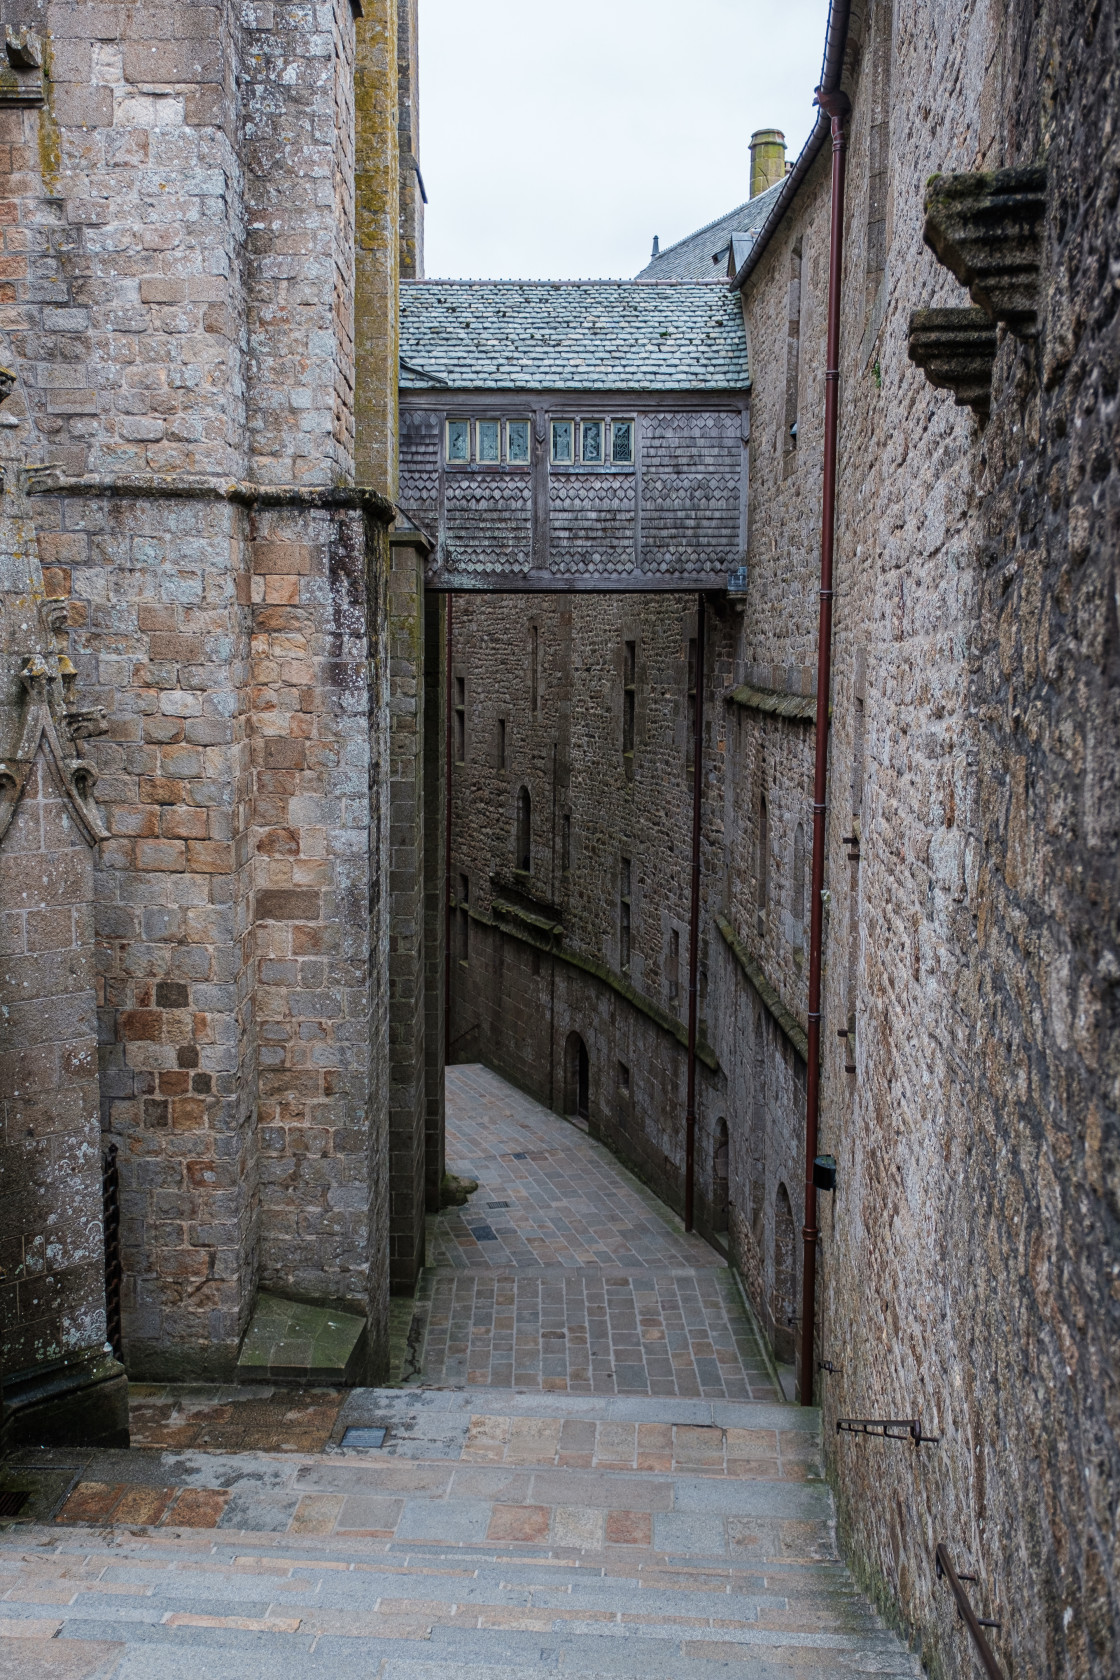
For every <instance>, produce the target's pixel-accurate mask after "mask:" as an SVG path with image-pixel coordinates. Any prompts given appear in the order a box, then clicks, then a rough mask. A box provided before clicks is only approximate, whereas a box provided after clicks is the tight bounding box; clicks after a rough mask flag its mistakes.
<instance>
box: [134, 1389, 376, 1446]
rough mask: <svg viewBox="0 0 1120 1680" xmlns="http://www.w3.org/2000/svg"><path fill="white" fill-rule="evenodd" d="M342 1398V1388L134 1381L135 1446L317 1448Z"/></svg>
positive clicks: (323, 1441)
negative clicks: (225, 1385) (220, 1385)
mask: <svg viewBox="0 0 1120 1680" xmlns="http://www.w3.org/2000/svg"><path fill="white" fill-rule="evenodd" d="M344 1399H345V1391H344V1390H343V1389H338V1388H311V1389H299V1388H271V1387H268V1386H265V1385H259V1386H258V1385H256V1384H254V1385H252V1386H245V1385H243V1386H240V1387H234V1386H229V1387H224V1388H223V1387H218V1386H216V1385H188V1384H182V1383H167V1384H156V1383H132V1384H130V1386H129V1394H128V1422H129V1431H130V1434H131V1438H132V1445H133V1446H134V1447H203V1448H207V1447H208V1448H210V1449H211V1450H212V1451H214V1452H318V1451H320V1450H321V1449H322V1448H323V1447H324V1446H325V1445H326V1443H327V1441H328V1440H329V1439H330V1435H331V1431H332V1429H333V1428H334V1425H335V1420H336V1419H337V1417H338V1413H339V1408H340V1407H341V1405H342V1402H343V1400H344Z"/></svg>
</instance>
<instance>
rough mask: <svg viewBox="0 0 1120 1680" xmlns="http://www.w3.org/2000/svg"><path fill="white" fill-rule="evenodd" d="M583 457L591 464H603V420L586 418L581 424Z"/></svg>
mask: <svg viewBox="0 0 1120 1680" xmlns="http://www.w3.org/2000/svg"><path fill="white" fill-rule="evenodd" d="M580 433H581V439H580V443H581V448H580V454H581V457H582V459H583V460H584V461H585V462H586V463H587V464H588V465H589V466H596V467H598V466H602V464H603V422H602V421H601V420H584V421H582V422H581V425H580Z"/></svg>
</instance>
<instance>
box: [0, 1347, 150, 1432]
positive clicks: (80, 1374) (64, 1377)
mask: <svg viewBox="0 0 1120 1680" xmlns="http://www.w3.org/2000/svg"><path fill="white" fill-rule="evenodd" d="M0 1441H2V1443H3V1446H4V1447H5V1448H8V1447H12V1446H16V1445H23V1446H59V1447H70V1446H102V1447H127V1446H128V1379H127V1377H126V1376H125V1374H124V1367H123V1365H121V1364H120V1363H119V1362H118V1361H117V1360H116V1359H114V1357H113V1355H112V1353H110V1352H107V1351H106V1350H105V1349H104V1348H94V1349H91V1350H90V1351H88V1352H86V1353H82V1354H77V1355H75V1356H74V1357H73V1358H70V1359H65V1360H61V1361H59V1363H58V1364H56V1365H54V1366H51V1367H48V1368H44V1369H43V1370H37V1371H31V1372H22V1373H20V1372H17V1373H15V1374H13V1375H12V1376H6V1377H5V1378H4V1386H3V1400H2V1406H0Z"/></svg>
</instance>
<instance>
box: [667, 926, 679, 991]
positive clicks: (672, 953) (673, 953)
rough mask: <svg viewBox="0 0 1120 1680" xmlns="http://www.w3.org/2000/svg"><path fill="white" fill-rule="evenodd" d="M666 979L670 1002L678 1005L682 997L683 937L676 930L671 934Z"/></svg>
mask: <svg viewBox="0 0 1120 1680" xmlns="http://www.w3.org/2000/svg"><path fill="white" fill-rule="evenodd" d="M665 979H666V982H667V990H668V993H669V1002H670V1003H676V1002H677V1001H678V999H679V998H680V995H681V936H680V933H679V932H678V930H677V929H676V928H672V929H671V930H670V933H669V955H668V958H667V960H666V963H665Z"/></svg>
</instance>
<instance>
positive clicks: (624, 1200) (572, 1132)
mask: <svg viewBox="0 0 1120 1680" xmlns="http://www.w3.org/2000/svg"><path fill="white" fill-rule="evenodd" d="M447 1151H448V1161H449V1163H450V1164H451V1166H452V1170H453V1171H454V1172H456V1173H458V1174H459V1175H461V1176H462V1177H465V1178H469V1179H474V1180H477V1182H478V1186H479V1187H478V1190H477V1191H476V1192H475V1193H474V1194H473V1195H472V1196H471V1198H470V1201H469V1203H468V1205H467V1206H466V1207H464V1208H462V1209H459V1208H452V1209H448V1210H447V1211H446V1212H444V1213H442V1214H440V1215H439V1216H438V1217H437V1218H435V1219H433V1220H432V1222H431V1230H430V1232H429V1245H428V1253H429V1269H428V1270H427V1271H426V1273H425V1276H424V1280H423V1284H422V1286H421V1292H420V1300H419V1303H418V1315H419V1316H420V1318H421V1320H422V1321H423V1323H424V1328H425V1330H426V1336H425V1340H424V1363H423V1380H424V1382H425V1383H428V1384H432V1385H435V1386H437V1387H444V1386H447V1385H451V1386H459V1385H461V1384H463V1383H469V1384H471V1385H472V1386H473V1385H475V1384H484V1385H489V1386H492V1387H495V1388H505V1387H508V1386H510V1385H511V1384H512V1385H513V1386H514V1387H515V1388H518V1389H529V1390H533V1389H541V1390H544V1391H545V1392H556V1393H567V1394H654V1395H671V1394H678V1395H689V1396H695V1397H697V1398H703V1399H705V1400H774V1399H776V1398H778V1394H777V1390H776V1388H775V1386H774V1380H773V1377H772V1376H771V1374H770V1371H769V1369H768V1367H767V1365H766V1364H765V1363H764V1360H763V1356H762V1352H761V1349H760V1347H759V1343H758V1340H757V1338H756V1336H755V1334H754V1331H753V1330H752V1328H751V1325H750V1322H749V1320H748V1318H747V1316H746V1313H745V1311H744V1307H743V1302H742V1298H741V1296H740V1294H739V1292H738V1288H737V1286H736V1284H735V1281H734V1276H733V1274H732V1272H731V1271H730V1270H729V1268H728V1267H727V1266H726V1265H725V1264H724V1262H723V1261H722V1259H721V1258H720V1256H719V1255H718V1254H717V1253H716V1251H715V1250H714V1249H713V1248H711V1247H709V1245H708V1244H707V1243H706V1242H704V1241H703V1240H702V1239H701V1238H700V1237H697V1236H694V1235H693V1236H686V1235H685V1234H684V1232H683V1230H682V1229H681V1225H680V1221H679V1220H678V1219H676V1218H675V1216H674V1215H672V1214H671V1213H670V1212H669V1211H668V1209H667V1208H666V1207H665V1206H664V1204H663V1203H662V1202H660V1201H659V1200H658V1199H657V1197H656V1196H654V1195H653V1194H652V1193H651V1192H649V1191H648V1190H645V1189H644V1188H643V1187H642V1186H641V1185H640V1184H639V1183H638V1182H637V1180H636V1179H634V1178H633V1177H632V1176H631V1175H630V1174H629V1173H628V1172H626V1171H625V1170H624V1169H623V1168H621V1167H620V1166H619V1164H618V1162H617V1161H616V1160H615V1159H614V1157H613V1156H612V1155H611V1154H610V1153H609V1152H608V1151H607V1150H606V1149H605V1148H604V1147H603V1145H602V1144H599V1143H595V1142H593V1141H592V1140H591V1139H590V1138H589V1137H587V1136H586V1134H583V1135H581V1133H580V1132H579V1131H577V1130H576V1129H575V1127H574V1126H573V1125H572V1124H571V1123H570V1122H569V1121H566V1120H561V1119H559V1118H557V1116H556V1115H555V1114H551V1113H549V1111H548V1110H547V1109H546V1108H543V1107H542V1106H541V1104H540V1103H538V1102H534V1100H533V1099H532V1098H531V1097H527V1096H524V1095H522V1093H521V1092H520V1091H517V1090H515V1089H514V1088H513V1087H512V1086H511V1085H509V1084H507V1082H506V1081H505V1080H504V1079H502V1078H500V1077H499V1075H498V1074H496V1073H492V1072H491V1071H490V1070H489V1069H488V1068H485V1067H483V1066H481V1065H473V1066H466V1067H451V1068H449V1069H448V1071H447Z"/></svg>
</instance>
